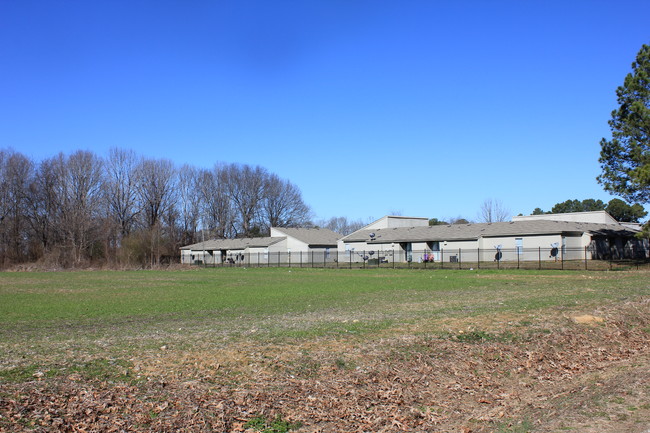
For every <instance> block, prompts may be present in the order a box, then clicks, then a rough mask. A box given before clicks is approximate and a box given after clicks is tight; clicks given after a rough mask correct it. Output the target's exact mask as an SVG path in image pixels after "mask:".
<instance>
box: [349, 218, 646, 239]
mask: <svg viewBox="0 0 650 433" xmlns="http://www.w3.org/2000/svg"><path fill="white" fill-rule="evenodd" d="M370 233H375V240H374V243H386V242H425V241H451V240H456V241H459V240H475V239H478V238H480V237H496V236H532V235H545V234H567V235H568V234H574V235H580V234H582V233H592V234H594V235H613V234H616V235H618V236H633V235H634V234H635V233H636V232H635V231H633V230H630V229H629V228H626V227H624V226H622V225H619V224H594V223H579V222H567V221H549V220H544V221H542V220H540V221H514V222H499V223H479V224H453V225H438V226H424V227H398V228H389V229H376V230H359V231H357V232H355V233H352V234H350V235H348V236H346V237H344V238H343V241H344V242H364V241H369V240H370Z"/></svg>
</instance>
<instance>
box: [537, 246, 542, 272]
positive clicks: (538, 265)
mask: <svg viewBox="0 0 650 433" xmlns="http://www.w3.org/2000/svg"><path fill="white" fill-rule="evenodd" d="M537 250H538V251H537V268H538V269H539V270H541V269H542V247H537Z"/></svg>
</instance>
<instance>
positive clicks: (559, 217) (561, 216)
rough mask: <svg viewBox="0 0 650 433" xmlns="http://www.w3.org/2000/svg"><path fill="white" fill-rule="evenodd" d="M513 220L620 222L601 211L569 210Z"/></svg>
mask: <svg viewBox="0 0 650 433" xmlns="http://www.w3.org/2000/svg"><path fill="white" fill-rule="evenodd" d="M512 220H513V221H539V220H550V221H569V222H578V223H596V224H618V221H616V220H615V219H614V218H613V217H612V216H611V215H610V214H608V213H607V212H605V211H604V210H601V211H594V212H568V213H551V214H542V215H522V216H514V217H512Z"/></svg>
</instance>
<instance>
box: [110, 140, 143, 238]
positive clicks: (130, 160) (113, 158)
mask: <svg viewBox="0 0 650 433" xmlns="http://www.w3.org/2000/svg"><path fill="white" fill-rule="evenodd" d="M137 163H138V159H137V157H136V155H135V152H133V151H132V150H124V149H117V148H112V149H111V150H110V151H109V155H108V160H107V161H106V177H105V183H104V197H105V200H106V203H107V207H108V216H109V218H110V219H111V220H112V221H114V222H115V224H116V225H117V227H118V230H119V233H120V236H121V237H122V236H127V235H128V234H129V233H130V232H131V230H132V229H133V225H134V224H135V222H136V218H137V216H138V213H139V209H138V206H137V204H138V201H137V199H138V197H137V189H136V187H137V176H136V167H137Z"/></svg>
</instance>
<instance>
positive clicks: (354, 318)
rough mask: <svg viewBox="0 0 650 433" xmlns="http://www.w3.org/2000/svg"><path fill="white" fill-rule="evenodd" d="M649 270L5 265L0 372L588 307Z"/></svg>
mask: <svg viewBox="0 0 650 433" xmlns="http://www.w3.org/2000/svg"><path fill="white" fill-rule="evenodd" d="M647 276H648V275H647V273H644V272H638V273H634V272H632V273H625V274H622V273H619V272H617V273H612V272H574V271H570V272H556V271H498V270H478V271H476V270H475V271H468V270H462V271H459V270H435V271H432V270H427V271H416V270H411V271H407V270H393V269H367V270H360V269H352V270H347V269H338V270H337V269H296V268H294V269H286V268H285V269H277V268H268V269H265V268H261V269H242V268H225V269H196V270H191V271H79V272H47V273H38V272H33V273H7V272H5V273H0V370H2V369H5V370H6V369H9V368H13V367H15V366H16V365H21V366H23V367H25V366H29V363H28V362H29V359H31V358H32V357H36V358H39V357H40V358H45V357H47V356H49V355H52V356H54V355H56V357H55V358H56V362H59V361H62V360H66V359H68V360H69V359H70V358H73V359H74V360H75V362H78V361H79V357H80V355H83V356H84V359H83V361H84V362H90V361H92V360H94V359H97V358H126V357H128V356H130V355H131V354H133V353H135V352H138V351H146V350H157V349H158V348H159V347H161V346H163V345H171V347H173V348H178V349H185V350H187V349H191V348H192V347H193V346H194V345H195V344H196V342H197V341H201V342H204V341H218V340H220V339H221V340H223V339H224V338H226V339H228V338H235V339H237V338H246V339H249V340H255V339H262V340H264V341H269V339H275V338H279V339H313V338H315V337H319V336H334V337H337V336H359V337H360V338H363V336H365V335H374V334H376V333H378V332H382V331H383V330H386V329H389V328H393V327H396V328H399V327H400V326H408V325H413V324H418V325H423V324H426V323H430V322H432V321H435V320H438V319H446V318H471V317H474V316H487V317H492V316H495V315H499V314H503V315H517V314H518V315H520V316H521V315H526V314H532V313H535V312H536V311H541V310H548V309H553V310H556V311H558V312H563V311H572V310H576V311H583V312H591V311H593V309H594V308H596V307H597V306H599V305H603V304H605V303H608V302H620V300H621V299H637V298H639V297H645V296H648V295H649V294H650V283H648V281H650V279H648V278H647ZM522 320H523V319H522ZM521 323H525V321H522V322H521ZM431 331H433V332H436V330H433V329H432V330H431ZM438 331H439V330H438ZM459 335H461V334H459ZM459 335H457V336H456V337H457V338H459V339H461V340H462V339H470V340H472V341H476V342H480V341H483V340H492V339H500V338H506V337H507V336H505V335H501V334H494V333H492V332H491V331H490V330H489V329H485V330H483V329H478V330H474V331H472V332H470V333H466V334H464V335H461V336H460V337H459ZM26 374H28V372H27V373H26ZM32 374H33V373H32Z"/></svg>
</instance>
